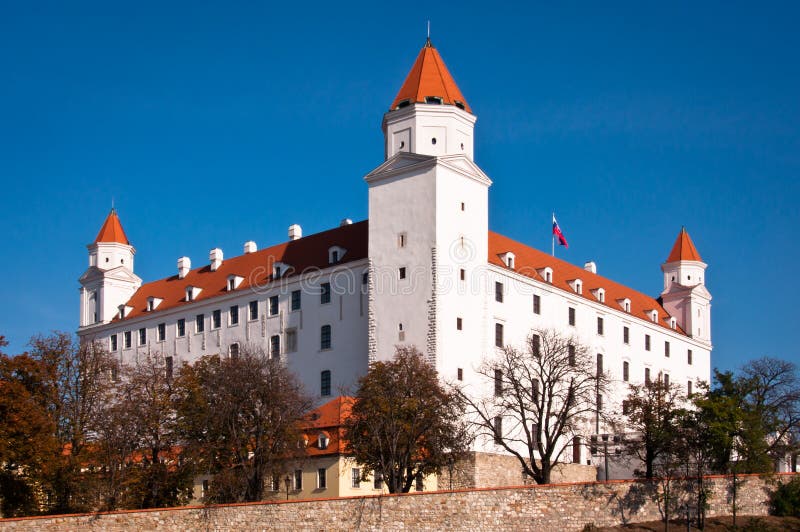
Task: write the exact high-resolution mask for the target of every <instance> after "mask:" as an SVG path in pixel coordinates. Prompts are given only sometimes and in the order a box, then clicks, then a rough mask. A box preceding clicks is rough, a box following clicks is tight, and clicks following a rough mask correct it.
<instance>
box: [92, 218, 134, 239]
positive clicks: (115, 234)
mask: <svg viewBox="0 0 800 532" xmlns="http://www.w3.org/2000/svg"><path fill="white" fill-rule="evenodd" d="M98 242H117V243H119V244H125V245H126V246H130V245H131V243H130V242H128V237H127V236H125V231H124V230H123V229H122V224H121V223H120V221H119V216H117V211H116V210H114V209H111V212H110V213H108V217H106V221H105V222H103V227H101V228H100V232H99V233H97V238H95V239H94V243H95V244H97V243H98Z"/></svg>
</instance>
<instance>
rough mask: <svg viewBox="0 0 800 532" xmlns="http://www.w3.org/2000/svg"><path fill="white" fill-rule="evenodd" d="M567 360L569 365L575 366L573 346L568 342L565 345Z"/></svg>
mask: <svg viewBox="0 0 800 532" xmlns="http://www.w3.org/2000/svg"><path fill="white" fill-rule="evenodd" d="M567 360H568V361H569V365H570V367H573V368H574V367H575V346H574V345H572V344H569V345H568V346H567Z"/></svg>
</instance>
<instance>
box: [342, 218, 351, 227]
mask: <svg viewBox="0 0 800 532" xmlns="http://www.w3.org/2000/svg"><path fill="white" fill-rule="evenodd" d="M352 224H353V220H351V219H350V218H345V219H343V220H342V221H341V222H339V227H344V226H345V225H352Z"/></svg>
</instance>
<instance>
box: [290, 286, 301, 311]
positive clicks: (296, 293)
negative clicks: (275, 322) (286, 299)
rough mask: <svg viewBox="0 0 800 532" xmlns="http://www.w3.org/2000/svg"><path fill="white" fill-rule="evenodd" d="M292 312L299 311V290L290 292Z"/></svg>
mask: <svg viewBox="0 0 800 532" xmlns="http://www.w3.org/2000/svg"><path fill="white" fill-rule="evenodd" d="M291 309H292V310H300V290H292V306H291Z"/></svg>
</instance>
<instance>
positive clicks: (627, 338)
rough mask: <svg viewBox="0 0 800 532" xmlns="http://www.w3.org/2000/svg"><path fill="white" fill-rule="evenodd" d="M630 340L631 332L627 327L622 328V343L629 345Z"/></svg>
mask: <svg viewBox="0 0 800 532" xmlns="http://www.w3.org/2000/svg"><path fill="white" fill-rule="evenodd" d="M630 340H631V330H630V329H629V328H628V327H623V328H622V341H623V342H624V343H626V344H628V343H630Z"/></svg>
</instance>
